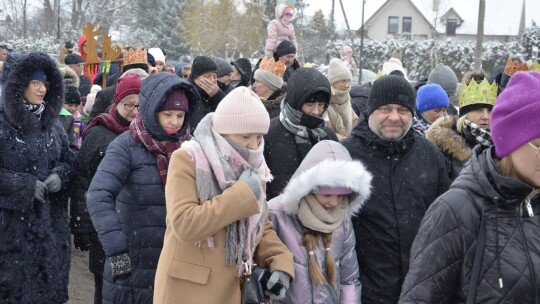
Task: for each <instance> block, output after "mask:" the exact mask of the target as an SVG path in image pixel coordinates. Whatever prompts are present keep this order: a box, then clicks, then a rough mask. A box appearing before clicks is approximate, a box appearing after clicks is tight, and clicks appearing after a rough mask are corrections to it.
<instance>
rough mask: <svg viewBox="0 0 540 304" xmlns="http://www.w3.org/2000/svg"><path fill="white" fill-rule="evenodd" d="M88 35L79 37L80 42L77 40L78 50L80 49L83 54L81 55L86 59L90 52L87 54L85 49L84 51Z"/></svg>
mask: <svg viewBox="0 0 540 304" xmlns="http://www.w3.org/2000/svg"><path fill="white" fill-rule="evenodd" d="M86 40H87V39H86V35H81V36H80V37H79V42H77V50H78V51H79V53H80V54H81V57H82V58H84V59H86V57H87V56H88V54H86V53H85V52H84V51H83V47H82V46H83V44H84V43H85V42H86Z"/></svg>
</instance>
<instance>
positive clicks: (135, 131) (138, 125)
mask: <svg viewBox="0 0 540 304" xmlns="http://www.w3.org/2000/svg"><path fill="white" fill-rule="evenodd" d="M129 131H130V133H131V135H132V136H133V138H135V140H136V141H137V142H139V143H141V144H142V145H143V146H145V147H146V149H148V151H150V152H152V154H154V155H155V156H156V161H157V167H158V171H159V176H160V177H161V182H162V183H163V188H165V183H166V182H167V169H168V168H169V160H170V159H171V155H172V153H173V152H174V151H176V150H177V149H178V148H180V145H181V144H182V143H183V142H184V141H185V140H187V139H189V128H187V129H186V132H185V133H184V134H183V135H182V137H181V138H180V140H179V141H158V140H156V139H155V138H154V137H152V135H150V133H148V131H147V130H146V128H145V127H144V124H143V120H142V116H141V113H140V112H139V114H137V116H136V117H135V119H134V120H133V121H132V122H131V124H130V125H129Z"/></svg>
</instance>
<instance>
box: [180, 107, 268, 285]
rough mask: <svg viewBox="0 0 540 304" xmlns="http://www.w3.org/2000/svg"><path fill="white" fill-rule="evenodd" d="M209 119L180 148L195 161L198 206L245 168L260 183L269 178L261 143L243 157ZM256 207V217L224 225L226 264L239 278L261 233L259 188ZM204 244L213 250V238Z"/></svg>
mask: <svg viewBox="0 0 540 304" xmlns="http://www.w3.org/2000/svg"><path fill="white" fill-rule="evenodd" d="M212 117H213V113H210V114H208V115H206V116H205V117H204V118H203V119H202V120H201V122H200V123H199V124H198V125H197V128H196V129H195V133H194V134H193V135H194V137H193V139H192V140H190V141H188V142H186V143H184V145H182V149H183V150H185V151H186V152H187V153H188V154H189V155H190V156H191V158H192V159H193V161H194V162H195V167H196V173H195V177H196V184H197V193H198V196H199V202H200V203H201V204H204V203H205V202H206V201H209V200H210V199H212V198H213V197H214V196H217V195H219V194H221V193H222V192H223V191H224V190H225V189H227V188H229V187H231V186H232V185H233V184H234V183H235V182H236V181H237V180H238V178H239V177H240V174H242V172H243V171H244V170H245V169H248V168H251V169H252V170H253V171H254V172H255V173H256V174H258V175H259V177H260V178H261V181H262V182H263V183H266V182H269V181H270V180H271V179H272V175H271V174H270V170H269V169H268V166H267V165H266V162H265V160H264V156H263V149H264V142H262V143H261V145H260V147H259V149H257V150H249V152H246V151H243V152H242V154H246V153H247V155H245V156H242V154H241V153H240V152H239V151H237V150H236V149H235V148H234V147H233V146H231V144H229V142H227V140H225V139H224V138H223V137H222V136H221V135H220V134H218V133H217V132H216V131H215V130H214V129H213V128H212ZM246 156H247V157H246ZM261 187H262V185H261ZM257 204H258V205H259V210H260V213H259V214H255V215H252V216H250V217H248V218H243V219H241V220H239V221H236V222H234V223H230V224H229V225H228V226H227V232H226V236H225V251H226V252H227V258H226V264H227V265H236V266H237V267H238V276H240V275H241V274H242V272H243V270H244V268H243V267H244V266H243V262H244V261H247V262H248V263H252V261H253V254H254V252H255V245H256V242H257V240H258V239H259V238H260V237H261V235H262V232H263V230H264V222H265V219H266V215H267V214H268V207H267V205H266V195H265V191H264V189H262V188H261V197H260V198H259V200H258V201H257ZM207 242H208V247H210V248H214V237H213V236H209V237H208V239H207Z"/></svg>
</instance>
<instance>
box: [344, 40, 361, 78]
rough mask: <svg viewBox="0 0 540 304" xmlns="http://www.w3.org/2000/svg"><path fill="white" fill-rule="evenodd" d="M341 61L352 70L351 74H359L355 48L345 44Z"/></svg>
mask: <svg viewBox="0 0 540 304" xmlns="http://www.w3.org/2000/svg"><path fill="white" fill-rule="evenodd" d="M340 59H341V61H343V63H344V64H345V67H347V69H349V71H350V72H351V75H353V76H357V75H358V66H357V65H356V60H354V56H353V49H352V48H351V47H350V46H348V45H344V46H343V49H342V50H341V58H340Z"/></svg>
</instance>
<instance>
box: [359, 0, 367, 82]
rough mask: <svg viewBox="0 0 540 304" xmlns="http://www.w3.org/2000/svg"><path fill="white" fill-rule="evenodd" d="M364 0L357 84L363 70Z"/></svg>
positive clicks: (364, 3) (363, 0)
mask: <svg viewBox="0 0 540 304" xmlns="http://www.w3.org/2000/svg"><path fill="white" fill-rule="evenodd" d="M365 8H366V0H362V26H361V27H360V60H358V84H362V71H363V70H364V10H365Z"/></svg>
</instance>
